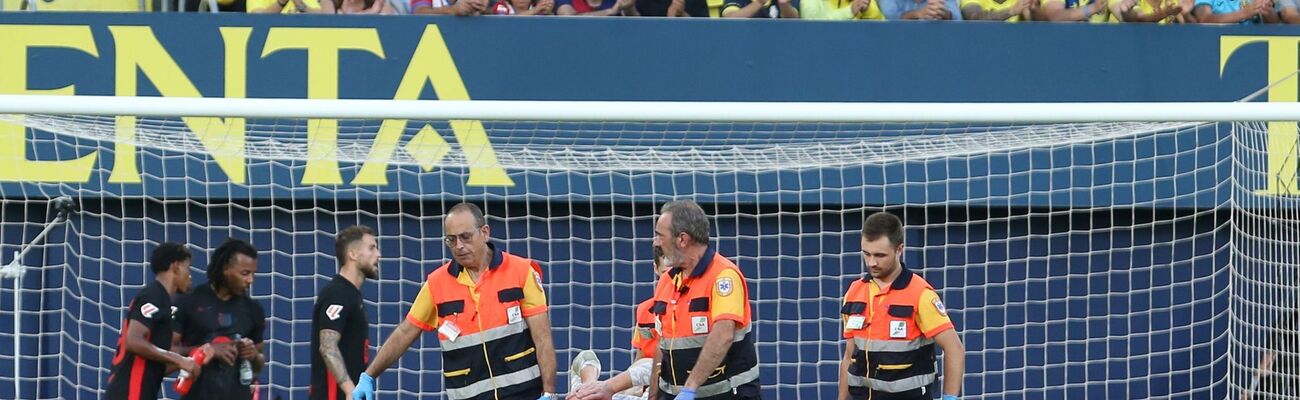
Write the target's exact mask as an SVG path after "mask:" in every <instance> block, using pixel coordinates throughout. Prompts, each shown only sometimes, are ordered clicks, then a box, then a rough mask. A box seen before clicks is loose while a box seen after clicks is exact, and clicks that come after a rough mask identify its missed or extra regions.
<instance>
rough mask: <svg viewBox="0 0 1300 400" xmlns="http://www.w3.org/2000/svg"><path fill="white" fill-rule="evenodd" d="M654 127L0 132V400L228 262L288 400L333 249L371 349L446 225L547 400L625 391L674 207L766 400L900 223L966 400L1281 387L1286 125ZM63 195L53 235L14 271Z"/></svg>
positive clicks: (426, 381) (301, 384)
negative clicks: (359, 295) (349, 260)
mask: <svg viewBox="0 0 1300 400" xmlns="http://www.w3.org/2000/svg"><path fill="white" fill-rule="evenodd" d="M222 101H225V102H234V103H238V102H239V100H222ZM476 103H477V102H476ZM122 104H128V103H124V102H118V104H117V106H122ZM221 104H228V103H210V105H212V106H213V107H219V106H220V105H221ZM312 104H321V106H320V107H314V108H313V109H317V110H319V109H320V108H322V107H323V108H326V109H328V108H329V106H330V104H327V103H312ZM584 106H588V107H592V108H590V109H587V110H588V113H589V115H590V116H592V117H601V116H604V115H606V114H604V113H602V112H601V108H600V107H601V105H600V104H586V105H584ZM670 106H675V107H683V108H684V109H686V110H688V111H696V112H705V111H707V110H714V111H715V113H714V114H712V115H713V116H712V117H708V118H706V117H700V118H698V119H694V120H691V119H690V118H684V117H671V118H663V119H659V118H658V117H655V116H654V115H647V117H645V118H626V120H624V121H585V120H581V121H579V120H564V118H556V119H554V120H536V119H531V118H518V119H492V120H488V119H482V120H474V119H455V120H448V119H447V118H466V115H461V114H457V115H454V116H450V117H448V116H442V117H439V116H436V115H433V116H425V117H423V118H417V117H419V115H409V116H407V117H409V119H404V120H396V119H388V120H384V119H378V118H389V117H393V115H387V114H379V115H377V118H376V119H339V120H333V119H318V117H320V116H319V115H315V114H303V115H298V116H296V117H295V116H293V115H285V116H283V117H282V118H265V117H254V118H233V117H227V118H203V117H187V118H176V117H172V116H161V117H159V116H153V115H175V114H168V113H158V112H155V110H152V109H147V108H146V109H139V110H136V111H135V114H137V115H132V116H125V117H122V116H118V117H114V116H94V115H91V114H102V112H97V111H95V110H86V111H85V112H80V113H69V114H28V115H23V116H18V115H7V116H3V117H0V121H3V122H0V217H3V219H0V263H4V264H9V263H11V262H12V261H13V256H14V252H16V251H19V250H21V249H23V248H24V247H26V248H28V249H29V251H27V252H26V253H24V254H23V256H22V257H21V259H19V260H17V263H18V264H19V265H22V266H24V267H23V268H22V270H23V271H26V274H25V276H23V277H22V278H20V279H6V280H4V281H0V398H41V399H45V398H63V399H96V398H99V397H100V396H101V395H102V393H103V389H104V388H105V386H106V379H107V376H108V372H109V367H110V363H111V359H112V356H113V353H114V351H115V349H116V343H117V340H118V337H119V334H120V332H121V324H122V320H123V318H124V317H125V313H126V310H125V306H126V304H127V303H128V302H129V301H130V299H131V298H132V297H133V296H134V295H135V294H136V293H137V292H138V291H139V290H140V289H141V288H142V287H143V285H145V284H146V283H147V282H149V280H151V279H153V277H152V274H151V273H150V272H149V271H148V266H147V264H146V263H147V259H148V252H149V251H151V250H152V248H153V247H154V246H155V245H157V244H158V243H160V242H163V241H175V242H181V243H185V244H187V245H189V246H190V247H191V249H192V250H193V251H194V252H195V260H194V273H195V284H196V285H197V284H202V281H203V280H204V278H203V275H202V272H203V271H205V270H206V268H207V260H208V256H209V254H210V250H211V249H212V248H214V247H215V246H216V245H218V244H219V243H220V242H222V241H223V240H224V239H226V238H227V237H238V238H244V239H247V240H249V241H251V243H253V244H254V245H255V246H256V247H257V248H258V249H259V251H260V254H261V257H260V258H259V269H258V275H257V277H256V279H255V282H254V284H253V288H252V291H251V294H252V296H253V297H254V299H256V300H257V301H259V302H260V303H261V304H262V305H263V307H264V308H265V309H266V311H267V315H268V323H267V327H266V332H265V337H266V338H267V345H266V349H267V359H268V360H269V361H268V367H267V368H266V369H265V370H263V371H262V372H261V373H260V376H259V381H260V382H261V386H260V389H259V390H260V395H261V396H262V397H261V398H263V399H276V398H283V399H290V398H303V397H305V396H306V391H307V387H308V384H309V381H310V368H311V367H310V360H311V352H312V351H313V350H312V349H310V348H309V347H310V345H309V342H310V338H311V333H310V331H309V330H310V327H311V322H310V318H311V310H312V302H313V301H314V296H315V294H316V293H317V291H318V290H319V289H320V288H322V287H323V286H324V285H325V284H326V283H327V282H328V280H329V279H330V277H331V276H332V275H333V274H334V273H335V271H336V268H337V267H336V260H335V255H334V254H333V250H332V249H333V247H332V246H333V235H334V233H335V232H337V231H338V230H340V229H342V228H344V227H347V226H350V225H353V224H366V225H369V226H371V227H373V228H375V229H376V231H377V233H378V236H379V245H380V250H381V251H382V253H383V257H382V259H381V263H380V278H379V279H378V280H374V281H370V282H367V283H366V284H365V285H364V287H363V290H362V291H363V294H364V296H365V299H366V305H367V308H368V310H367V313H368V314H369V315H370V319H371V322H372V326H373V330H372V331H371V332H370V335H371V336H370V338H371V343H372V344H376V345H377V344H380V343H382V342H383V340H384V339H386V338H387V337H388V335H389V334H390V333H391V331H392V329H393V328H394V327H395V326H396V324H397V323H398V322H400V321H401V320H402V319H403V318H404V315H405V313H406V311H407V310H408V309H409V308H410V305H411V304H410V302H411V300H412V299H414V297H415V294H416V293H417V291H418V290H419V286H420V284H421V283H422V281H423V279H424V277H425V276H426V275H427V274H428V273H429V272H430V271H431V270H432V269H434V268H436V267H437V266H439V265H440V264H442V263H443V262H445V260H447V259H448V258H449V254H448V251H447V250H446V249H445V247H443V245H442V242H441V238H442V236H443V232H442V214H443V212H444V211H445V210H446V209H448V208H449V207H450V206H451V205H453V204H455V203H458V202H461V201H470V202H474V203H476V204H479V205H481V206H483V207H484V209H485V211H486V212H487V214H488V221H489V225H490V226H491V231H492V236H493V239H494V242H495V243H496V244H497V246H498V247H499V248H502V249H505V250H508V251H510V252H513V253H517V254H522V255H526V256H528V257H531V258H533V259H536V260H538V261H539V262H541V264H542V265H543V269H544V273H545V274H544V277H543V280H544V283H545V288H546V291H547V293H548V295H549V301H550V304H551V308H550V310H551V319H552V323H553V326H554V336H555V347H556V349H557V353H558V358H559V365H560V366H561V368H560V369H561V371H562V372H561V377H560V379H559V380H558V382H557V384H559V385H560V388H559V389H560V390H561V391H563V390H565V389H566V387H567V384H566V383H565V382H566V380H565V379H564V378H565V373H564V372H563V370H565V369H566V368H565V366H567V365H568V362H569V360H570V359H571V357H572V356H574V355H576V354H577V352H578V351H580V350H583V349H593V350H595V351H596V353H597V354H598V355H599V356H600V357H601V359H602V361H603V362H604V364H605V365H606V370H610V369H613V370H621V369H622V368H625V367H626V366H627V365H628V364H629V363H630V362H631V361H632V354H633V352H632V348H631V347H630V345H629V344H628V342H629V340H630V337H631V333H632V327H633V318H634V307H635V305H636V304H637V303H638V302H640V301H641V300H643V299H645V298H648V297H649V296H650V294H651V292H652V282H653V281H654V279H655V277H654V276H653V274H652V267H651V265H650V262H651V260H650V254H651V239H652V236H653V232H652V230H653V221H654V218H655V211H656V210H657V207H658V206H659V205H661V204H662V203H664V202H665V201H668V200H670V199H680V198H693V199H695V200H696V201H698V202H700V203H701V204H702V205H704V207H705V209H706V211H708V212H709V213H710V214H711V215H712V216H713V218H712V220H711V221H712V232H711V235H712V245H713V246H715V248H716V249H718V250H719V252H720V253H721V254H723V255H726V256H729V257H731V258H732V259H733V260H735V261H736V262H737V264H738V265H739V266H740V268H741V269H742V271H743V272H744V274H745V276H746V278H747V279H748V281H749V287H750V296H751V299H750V300H751V304H752V306H753V311H754V325H753V332H754V334H755V339H756V341H757V348H758V352H759V361H760V364H761V368H760V370H761V382H762V384H763V393H764V397H766V398H779V399H825V398H833V396H834V394H835V390H836V379H837V367H838V362H839V358H840V356H841V354H842V349H843V348H842V347H841V346H842V340H841V339H840V337H841V336H840V329H841V326H840V321H839V317H838V314H837V313H838V310H839V306H840V303H841V301H842V300H841V299H842V295H843V293H844V291H845V290H846V289H847V287H848V284H849V282H850V281H852V280H854V279H857V278H859V277H860V276H862V273H863V267H862V260H861V257H860V256H859V253H858V250H859V235H858V231H859V229H860V226H861V221H862V219H863V217H864V215H866V214H867V213H869V212H874V211H877V210H887V211H890V212H894V213H896V214H898V215H899V216H901V217H902V218H903V219H904V221H905V223H906V225H907V230H906V239H905V242H906V243H905V246H906V252H905V254H904V256H903V260H904V262H905V264H906V265H907V267H908V268H911V269H913V270H915V271H917V272H919V273H920V274H922V275H923V276H924V277H925V278H926V280H928V281H929V282H931V283H932V284H933V285H934V286H935V287H936V289H937V290H938V292H939V294H940V296H941V297H942V298H943V299H944V301H945V303H946V304H947V310H948V313H949V315H950V316H951V317H952V319H953V320H954V322H955V324H956V326H957V327H958V329H959V331H960V336H961V338H962V340H963V342H964V344H965V347H966V351H967V353H966V376H965V379H964V383H965V384H964V395H963V397H964V398H986V399H1003V398H1006V399H1042V398H1106V399H1117V398H1164V397H1175V398H1216V399H1222V398H1225V397H1229V396H1231V397H1233V398H1236V397H1237V396H1239V395H1240V393H1241V392H1242V391H1244V390H1251V389H1252V387H1253V388H1254V389H1255V390H1257V391H1258V390H1260V388H1261V387H1264V385H1262V384H1260V385H1252V382H1253V381H1254V379H1253V378H1254V377H1255V376H1256V373H1257V371H1258V367H1259V365H1260V362H1261V360H1264V359H1266V358H1269V357H1271V358H1272V359H1273V360H1275V362H1274V364H1273V368H1272V369H1273V371H1274V373H1273V374H1271V375H1265V381H1267V380H1269V379H1272V380H1274V381H1277V380H1278V379H1282V378H1296V377H1297V375H1296V374H1297V373H1300V371H1298V370H1296V365H1294V364H1293V365H1289V366H1287V365H1285V364H1286V362H1287V361H1288V360H1290V362H1294V359H1295V358H1294V357H1292V358H1287V356H1286V351H1287V350H1288V349H1290V350H1297V351H1300V337H1297V335H1296V334H1295V333H1294V332H1295V331H1296V325H1295V322H1294V321H1295V319H1294V317H1293V315H1295V314H1296V312H1297V311H1296V310H1297V306H1300V296H1298V295H1300V293H1298V290H1300V289H1297V287H1298V285H1300V256H1297V253H1300V245H1298V244H1297V243H1300V226H1298V222H1297V221H1300V213H1298V212H1297V210H1300V201H1298V198H1297V197H1296V196H1297V194H1300V190H1297V188H1296V186H1295V179H1296V178H1295V175H1296V174H1295V172H1296V162H1295V158H1296V149H1295V125H1294V124H1290V125H1289V127H1290V128H1289V130H1288V129H1287V126H1288V124H1279V123H1272V124H1266V123H1256V122H1241V123H1230V122H1215V123H1196V122H1108V121H1096V122H1073V123H1060V124H1048V123H1034V124H994V123H986V122H976V123H963V122H943V123H938V122H908V121H907V120H902V121H897V122H880V121H879V120H874V119H873V120H868V119H863V121H867V122H807V121H806V120H804V121H803V122H793V121H787V122H783V121H779V120H775V121H766V122H728V116H729V115H733V113H730V112H728V110H727V109H721V110H718V109H719V107H716V106H717V105H709V104H702V105H691V104H685V105H682V104H678V105H666V106H665V107H670ZM565 107H574V105H566V106H565ZM918 107H923V106H918ZM490 108H491V110H492V112H497V111H499V110H500V108H498V107H495V106H493V107H490ZM929 109H930V110H936V111H943V110H945V108H937V107H936V108H929ZM701 110H703V111H701ZM20 111H21V109H18V110H15V109H0V113H3V112H20ZM347 111H349V112H350V113H351V112H356V111H355V110H352V109H349V110H347ZM21 112H25V111H21ZM210 112H211V113H214V114H218V115H219V113H220V111H210ZM81 114H85V115H81ZM340 115H342V110H341V111H340ZM349 115H350V114H349ZM483 115H485V116H487V115H489V114H486V113H485V114H483ZM493 115H495V114H493ZM304 117H310V118H304ZM485 118H486V117H485ZM620 118H622V117H620ZM1191 118H1196V116H1192V117H1191ZM756 119H761V118H756ZM851 119H853V117H852V116H849V117H845V118H843V119H841V120H840V121H846V120H851ZM1067 119H1068V118H1067ZM692 121H694V122H692ZM732 121H735V120H732ZM750 121H752V119H750ZM1288 140H1289V142H1287V141H1288ZM1288 143H1289V144H1288ZM60 196H68V197H70V198H72V199H73V200H74V201H75V203H76V204H77V205H78V206H79V210H78V211H76V212H73V213H71V214H70V215H69V217H68V220H67V222H65V223H62V224H61V225H60V226H57V227H55V228H54V229H53V230H52V231H51V233H50V234H49V236H48V237H46V238H45V240H43V241H41V242H39V243H30V244H29V242H31V241H32V240H33V238H34V237H35V236H37V235H38V233H39V232H40V231H41V230H43V229H45V228H46V227H48V226H50V224H52V223H55V222H52V221H54V210H52V209H51V207H50V199H53V198H56V197H60ZM8 270H10V271H13V270H16V269H15V268H9V269H8ZM15 285H18V286H17V289H16V290H15ZM1288 321H1291V322H1288ZM1287 324H1290V325H1287ZM1288 326H1289V327H1290V328H1288ZM372 351H373V349H372ZM1270 354H1271V355H1272V356H1269V355H1270ZM941 362H942V361H941ZM1287 368H1290V369H1289V370H1288V369H1287ZM940 370H942V369H940ZM441 372H442V371H441V363H440V356H439V353H438V346H437V340H436V337H434V336H433V335H424V336H422V337H421V339H420V340H418V341H417V342H416V343H415V345H414V346H412V348H411V350H409V351H408V352H406V354H405V356H403V357H402V359H401V361H400V362H399V363H397V364H395V365H394V367H393V368H391V369H390V370H389V371H388V372H387V373H385V374H384V375H383V376H381V377H380V378H379V381H378V382H379V384H378V386H379V391H380V395H381V397H382V398H395V397H400V398H429V399H433V398H441V397H442V394H443V392H442V378H441ZM169 382H170V380H169ZM1295 387H1297V386H1292V388H1295ZM164 394H165V396H168V397H171V398H174V397H175V393H173V392H172V391H171V389H169V388H168V389H166V390H165V391H164Z"/></svg>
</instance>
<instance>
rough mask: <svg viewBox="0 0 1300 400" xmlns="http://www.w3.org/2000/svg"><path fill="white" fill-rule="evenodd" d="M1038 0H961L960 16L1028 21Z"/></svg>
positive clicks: (982, 19)
mask: <svg viewBox="0 0 1300 400" xmlns="http://www.w3.org/2000/svg"><path fill="white" fill-rule="evenodd" d="M1037 8H1038V0H1000V1H999V0H961V18H962V19H965V20H976V21H1007V22H1020V21H1028V20H1029V19H1030V18H1031V17H1030V13H1032V12H1033V10H1035V9H1037Z"/></svg>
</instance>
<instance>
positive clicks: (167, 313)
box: [104, 243, 199, 400]
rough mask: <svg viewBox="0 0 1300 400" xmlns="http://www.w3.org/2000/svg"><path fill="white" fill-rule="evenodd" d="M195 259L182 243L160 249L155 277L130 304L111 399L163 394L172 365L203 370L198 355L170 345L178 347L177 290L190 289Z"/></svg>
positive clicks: (111, 383) (110, 388) (153, 260)
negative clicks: (175, 337)
mask: <svg viewBox="0 0 1300 400" xmlns="http://www.w3.org/2000/svg"><path fill="white" fill-rule="evenodd" d="M191 258H193V257H192V256H191V255H190V251H189V250H188V249H186V248H185V246H184V245H180V244H177V243H163V244H161V245H159V246H158V248H157V249H154V251H153V255H152V256H151V257H150V260H149V268H150V269H151V270H153V273H154V280H153V281H152V282H149V284H148V285H146V286H145V287H144V290H141V291H140V293H137V294H136V295H135V298H133V299H131V304H130V306H128V309H129V311H128V314H127V318H126V320H124V321H122V336H121V338H120V339H118V340H117V353H116V354H115V355H114V356H113V367H112V369H111V370H110V371H111V372H110V373H109V375H108V390H107V391H106V392H105V393H104V398H105V399H113V400H119V399H128V400H140V399H157V398H158V393H159V388H160V387H161V386H162V380H163V375H166V373H167V371H168V370H169V369H177V368H179V369H183V370H185V371H188V372H189V373H190V374H191V375H193V374H197V373H198V372H199V371H198V370H199V365H197V364H195V363H194V360H191V359H190V358H188V357H185V356H182V355H180V354H176V353H173V352H171V351H169V350H166V349H170V348H171V347H172V295H173V294H175V293H185V292H188V291H189V290H190V261H191Z"/></svg>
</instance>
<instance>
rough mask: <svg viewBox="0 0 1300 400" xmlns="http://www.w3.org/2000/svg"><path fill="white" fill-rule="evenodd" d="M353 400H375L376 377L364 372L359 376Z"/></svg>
mask: <svg viewBox="0 0 1300 400" xmlns="http://www.w3.org/2000/svg"><path fill="white" fill-rule="evenodd" d="M352 400H375V378H374V377H372V376H370V374H367V373H365V372H362V373H361V376H360V377H358V378H357V388H356V389H352Z"/></svg>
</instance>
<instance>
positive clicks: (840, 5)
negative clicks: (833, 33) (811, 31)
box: [799, 0, 885, 21]
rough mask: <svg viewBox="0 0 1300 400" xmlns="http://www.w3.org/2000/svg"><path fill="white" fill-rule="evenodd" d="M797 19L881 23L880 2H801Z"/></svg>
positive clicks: (876, 0)
mask: <svg viewBox="0 0 1300 400" xmlns="http://www.w3.org/2000/svg"><path fill="white" fill-rule="evenodd" d="M799 17H800V18H803V19H822V20H848V19H864V20H876V21H883V20H884V19H885V14H883V13H881V12H880V0H803V1H802V2H800V3H799Z"/></svg>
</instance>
